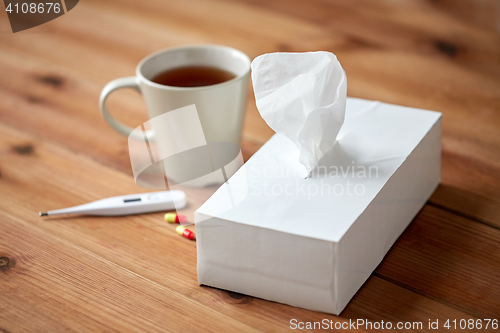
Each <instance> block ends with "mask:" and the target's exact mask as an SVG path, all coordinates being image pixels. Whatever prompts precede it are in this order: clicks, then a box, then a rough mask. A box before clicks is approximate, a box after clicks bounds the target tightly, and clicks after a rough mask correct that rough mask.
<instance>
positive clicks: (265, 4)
mask: <svg viewBox="0 0 500 333" xmlns="http://www.w3.org/2000/svg"><path fill="white" fill-rule="evenodd" d="M495 13H496V14H495ZM498 13H500V3H499V2H498V1H496V0H491V1H490V0H485V1H481V2H476V1H472V0H470V1H469V0H456V1H453V2H452V1H449V0H448V1H445V0H437V1H424V0H410V1H405V2H400V1H398V2H396V1H390V0H383V1H376V2H375V1H370V0H356V1H347V0H341V1H326V0H325V1H323V0H313V1H306V0H298V1H294V2H291V1H288V0H286V1H285V0H278V1H272V2H270V1H262V0H245V1H243V0H242V1H225V0H192V1H189V3H187V2H182V1H163V0H146V1H133V0H120V1H119V0H107V1H97V0H85V1H83V0H82V1H80V3H79V4H78V5H77V6H76V7H75V9H73V10H72V11H71V12H69V13H68V14H66V15H63V16H62V17H60V18H58V19H56V20H54V21H52V22H49V23H47V24H44V25H41V26H39V27H35V28H32V29H30V30H28V31H25V32H20V33H16V34H12V33H11V32H10V27H9V25H8V21H7V17H6V14H5V12H2V13H1V14H0V73H1V75H0V258H1V259H0V266H1V267H0V331H5V332H49V331H50V332H57V331H119V332H125V331H145V332H146V331H147V332H149V331H201V330H204V331H215V332H221V331H228V332H233V331H248V332H250V331H285V330H288V329H289V328H290V320H291V319H297V320H298V321H304V322H307V321H321V320H322V319H328V320H332V321H333V322H349V320H356V319H359V318H362V319H365V320H366V319H368V320H371V321H381V320H384V321H391V322H399V321H402V322H416V321H420V322H423V323H424V327H423V330H421V331H431V330H429V329H428V327H427V322H428V320H429V319H430V320H436V319H438V320H439V321H440V322H441V323H443V322H444V321H446V320H447V319H451V320H453V319H457V320H460V319H475V320H476V319H484V318H494V317H495V316H496V317H497V318H498V317H499V315H498V314H500V288H499V286H500V135H499V133H500V114H499V112H500V33H499V31H500V26H499V22H500V14H498ZM191 43H216V44H224V45H229V46H232V47H235V48H238V49H241V50H242V51H244V52H245V53H247V54H248V55H249V56H250V57H251V58H253V57H255V56H257V55H259V54H262V53H265V52H275V51H310V50H327V51H331V52H334V53H335V54H336V55H337V56H338V58H339V60H340V61H341V63H342V65H343V67H344V69H345V70H346V73H347V77H348V87H349V88H348V95H349V96H351V97H360V98H366V99H377V100H381V101H383V102H388V103H394V104H401V105H407V106H411V107H419V108H426V109H431V110H436V111H440V112H442V113H443V139H442V152H443V155H442V162H443V165H442V183H441V185H440V186H439V187H438V189H437V190H436V192H435V193H434V194H433V196H432V197H431V198H430V200H429V202H428V204H427V205H426V206H425V207H424V209H423V210H422V211H421V212H420V213H419V215H418V216H417V217H416V218H415V220H414V221H413V222H412V224H411V225H410V227H409V228H408V229H407V230H406V231H405V232H404V233H403V235H402V236H401V238H400V239H399V240H398V241H397V243H396V244H395V246H394V247H393V249H392V250H391V251H390V252H389V254H388V255H387V257H386V258H385V259H384V261H383V262H382V264H381V265H380V266H379V267H378V268H377V269H376V271H375V272H374V273H373V275H372V276H371V277H370V279H369V280H368V281H367V282H366V284H365V285H364V286H363V287H362V288H361V290H360V291H359V292H358V293H357V294H356V296H355V297H354V299H353V300H352V301H351V303H350V304H349V305H348V307H347V308H346V310H345V311H344V312H343V313H342V315H341V316H339V317H336V316H332V315H327V314H323V313H318V312H313V311H306V310H302V309H298V308H294V307H290V306H286V305H282V304H277V303H273V302H268V301H264V300H261V299H256V298H253V297H249V296H245V295H239V294H235V293H228V292H226V291H223V290H218V289H214V288H208V287H200V286H198V284H197V278H196V247H195V246H196V244H195V243H194V242H189V241H187V240H185V239H183V238H180V237H178V236H177V235H176V234H175V233H174V227H173V226H171V225H168V224H166V223H164V222H163V221H162V218H161V215H162V214H160V213H155V214H147V215H141V216H134V217H122V218H100V217H73V218H59V217H53V218H48V219H45V220H42V219H40V218H39V217H38V214H37V213H38V211H40V210H46V209H51V208H60V207H65V206H71V205H76V204H81V203H84V202H87V201H91V200H97V199H100V198H103V197H107V196H112V195H121V194H126V193H137V192H141V191H143V192H145V191H147V190H143V189H140V188H138V187H137V186H136V185H135V184H134V182H133V178H132V177H131V169H130V162H129V157H128V149H127V142H126V138H123V137H121V136H119V135H118V134H116V133H115V132H113V131H112V130H111V129H110V128H109V126H108V125H107V124H106V123H105V122H104V120H103V119H102V118H101V116H100V114H99V111H98V107H97V102H98V97H99V94H100V90H101V89H102V87H103V86H104V85H105V84H106V83H107V82H108V81H110V80H112V79H114V78H117V77H123V76H130V75H133V74H134V69H135V66H136V64H137V63H138V62H139V61H140V59H142V58H143V57H144V56H146V55H148V54H149V53H151V52H153V51H156V50H158V49H162V48H166V47H170V46H177V45H181V44H191ZM249 96H250V97H249V101H248V106H247V115H246V119H245V128H244V140H243V142H242V151H243V154H244V157H245V159H248V158H249V157H250V156H251V155H252V154H253V153H254V152H255V151H256V150H258V148H259V147H260V146H261V145H262V144H263V143H264V142H265V141H266V140H267V139H268V138H269V137H270V136H271V135H272V134H273V132H272V130H271V129H269V127H268V126H267V125H266V124H265V122H264V121H263V120H262V118H261V117H260V115H259V114H258V111H257V109H256V107H255V100H254V98H253V92H252V91H250V92H249ZM109 106H110V109H111V110H112V111H111V112H112V113H113V114H114V115H116V117H117V118H119V119H120V120H122V121H124V122H126V123H128V124H130V125H135V126H137V125H139V124H141V123H142V122H143V121H145V120H146V119H147V117H146V111H145V106H144V103H143V101H142V100H141V98H140V96H138V95H137V94H136V93H134V92H129V91H123V92H118V93H116V95H113V96H112V97H111V98H110V105H109ZM187 194H188V200H189V205H188V207H186V209H184V211H183V212H184V213H185V214H187V215H188V217H189V218H190V219H192V217H193V212H194V210H195V209H196V208H197V207H198V206H199V205H200V204H201V203H202V202H203V201H204V200H206V198H207V197H208V196H209V194H210V191H209V190H191V191H188V193H187ZM498 319H500V318H498ZM490 329H491V327H490ZM359 331H363V330H359ZM482 331H486V330H484V329H483V330H482Z"/></svg>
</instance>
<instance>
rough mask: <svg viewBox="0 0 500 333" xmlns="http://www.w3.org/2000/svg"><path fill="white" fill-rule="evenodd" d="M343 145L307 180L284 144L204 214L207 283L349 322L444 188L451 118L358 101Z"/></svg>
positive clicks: (202, 257)
mask: <svg viewBox="0 0 500 333" xmlns="http://www.w3.org/2000/svg"><path fill="white" fill-rule="evenodd" d="M337 140H338V143H337V144H336V145H335V146H334V149H333V150H332V151H330V153H328V154H327V155H326V156H325V157H324V158H323V160H322V161H321V163H320V165H319V166H318V168H317V169H316V170H315V172H314V173H313V175H312V176H310V177H308V178H307V179H305V169H304V167H303V166H302V165H301V164H300V163H299V162H298V154H299V152H298V150H297V148H296V147H295V146H294V144H293V143H292V142H291V141H290V140H288V139H287V138H285V137H283V136H281V135H274V136H273V137H272V138H271V139H270V140H269V141H268V142H267V143H266V144H265V145H264V146H263V147H262V148H261V149H260V150H259V151H258V152H257V153H256V154H255V155H254V156H252V158H251V159H250V160H249V161H248V162H247V163H246V164H245V165H244V166H243V167H242V168H241V169H240V170H239V171H238V172H237V173H236V174H234V175H233V176H232V177H231V178H230V179H229V182H228V183H226V184H224V185H222V186H221V187H220V188H219V189H218V190H217V192H216V193H215V194H214V195H213V196H212V197H211V198H210V199H209V200H208V201H207V202H206V203H205V204H204V205H203V206H202V207H200V208H199V209H198V210H197V211H196V214H195V223H196V233H197V251H198V281H199V283H200V284H203V285H208V286H213V287H217V288H222V289H227V290H231V291H235V292H239V293H243V294H247V295H252V296H256V297H260V298H264V299H268V300H272V301H276V302H280V303H285V304H289V305H293V306H298V307H302V308H306V309H310V310H317V311H322V312H328V313H333V314H340V312H341V311H342V310H343V309H344V308H345V306H346V305H347V303H348V302H349V300H350V299H351V298H352V297H353V296H354V294H355V293H356V292H357V290H358V289H359V288H360V287H361V285H362V284H363V283H364V282H365V281H366V279H367V278H368V277H369V276H370V274H371V273H372V271H373V270H374V269H375V268H376V267H377V265H378V264H379V263H380V262H381V261H382V259H383V258H384V256H385V254H386V253H387V251H388V250H389V249H390V248H391V246H392V245H393V244H394V242H395V241H396V239H397V238H398V237H399V236H400V235H401V233H402V232H403V231H404V230H405V228H406V227H407V226H408V224H409V223H410V222H411V220H412V219H413V218H414V217H415V215H416V214H417V213H418V211H419V210H420V209H421V208H422V206H423V205H424V204H425V202H426V201H427V199H428V198H429V196H430V195H431V194H432V192H433V191H434V190H435V188H436V186H437V185H438V184H439V182H440V177H441V114H440V113H437V112H432V111H426V110H418V109H413V108H407V107H402V106H395V105H389V104H384V103H380V102H372V101H366V100H360V99H353V98H348V100H347V108H346V119H345V123H344V125H343V127H342V129H341V131H340V133H339V135H338V137H337ZM363 170H364V174H363Z"/></svg>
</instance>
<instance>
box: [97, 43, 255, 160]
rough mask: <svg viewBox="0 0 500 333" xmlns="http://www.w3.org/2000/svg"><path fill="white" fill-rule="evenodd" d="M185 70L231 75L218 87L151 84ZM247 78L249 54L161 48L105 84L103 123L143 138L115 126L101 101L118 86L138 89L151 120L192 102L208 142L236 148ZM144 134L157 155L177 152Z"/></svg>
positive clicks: (193, 47) (198, 47) (161, 139)
mask: <svg viewBox="0 0 500 333" xmlns="http://www.w3.org/2000/svg"><path fill="white" fill-rule="evenodd" d="M185 66H210V67H216V68H220V69H223V70H226V71H229V72H231V73H233V74H235V75H236V77H235V78H233V79H231V80H228V81H226V82H223V83H219V84H214V85H209V86H200V87H174V86H166V85H162V84H158V83H155V82H153V81H151V79H152V78H154V77H155V76H156V75H157V74H159V73H161V72H164V71H166V70H169V69H174V68H179V67H185ZM249 74H250V59H249V58H248V56H246V55H245V54H244V53H243V52H241V51H238V50H236V49H233V48H230V47H226V46H219V45H191V46H181V47H176V48H170V49H165V50H162V51H159V52H156V53H153V54H151V55H149V56H147V57H146V58H144V59H143V60H142V61H141V62H140V63H139V65H137V69H136V76H132V77H125V78H120V79H116V80H113V81H111V82H109V83H108V84H107V85H106V86H105V87H104V89H103V90H102V93H101V98H100V108H101V112H102V115H103V117H104V119H105V120H106V121H107V122H108V124H109V125H110V126H111V127H113V128H114V129H115V130H116V131H117V132H118V133H120V134H122V135H125V136H130V137H135V136H137V137H135V139H138V140H141V139H142V140H143V139H144V137H143V136H142V133H140V131H139V132H138V131H133V128H131V127H129V126H126V125H124V124H122V123H120V122H119V121H117V120H116V119H114V118H113V117H112V116H111V115H110V114H109V112H108V110H107V108H106V99H107V98H108V96H109V95H110V94H111V92H113V91H114V90H117V89H120V88H133V89H135V90H137V91H138V92H139V93H141V94H142V95H143V97H144V100H145V101H146V106H147V109H148V113H149V118H150V119H153V118H155V117H157V116H159V115H162V114H164V113H165V112H169V111H173V110H176V109H179V108H182V107H185V106H188V105H192V104H195V105H196V109H197V111H198V116H199V119H200V122H201V126H202V128H203V132H204V135H205V138H206V141H207V142H209V143H210V142H229V143H233V144H236V145H238V146H239V144H240V141H241V135H242V127H243V120H244V114H245V108H246V101H247V93H248V84H249ZM160 131H161V130H160ZM157 132H159V131H158V130H157ZM138 135H139V136H138ZM140 136H142V137H140ZM147 136H148V138H149V139H153V137H154V141H155V143H156V144H157V145H158V149H159V150H160V151H162V150H163V151H166V150H169V151H171V150H172V148H173V150H176V149H175V147H171V146H172V145H176V144H178V143H175V142H171V141H172V140H167V139H166V137H164V136H162V135H161V133H156V134H155V133H153V132H151V131H148V133H147ZM169 141H170V142H169ZM169 146H170V147H169Z"/></svg>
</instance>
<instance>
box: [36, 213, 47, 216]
mask: <svg viewBox="0 0 500 333" xmlns="http://www.w3.org/2000/svg"><path fill="white" fill-rule="evenodd" d="M38 214H40V216H48V215H49V213H47V212H40V213H38Z"/></svg>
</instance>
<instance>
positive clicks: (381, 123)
mask: <svg viewBox="0 0 500 333" xmlns="http://www.w3.org/2000/svg"><path fill="white" fill-rule="evenodd" d="M440 117H441V113H438V112H433V111H426V110H420V109H414V108H408V107H402V106H396V105H390V104H385V103H381V102H373V101H366V100H361V99H354V98H348V99H347V106H346V116H345V122H344V125H343V127H342V129H341V130H340V133H339V135H338V136H337V140H338V142H337V144H336V145H335V146H334V148H333V149H332V150H331V151H330V152H329V153H328V154H327V155H325V156H324V157H323V159H322V160H321V162H320V164H319V165H318V167H317V168H316V169H315V170H313V172H312V174H311V175H310V176H309V177H307V178H305V177H306V176H307V175H306V172H305V168H304V166H303V165H301V164H300V163H299V160H298V158H299V152H298V150H297V148H296V147H295V145H294V144H293V143H292V142H291V141H290V140H289V139H287V138H286V137H284V136H281V135H278V134H276V135H274V136H273V137H272V138H271V139H270V140H269V141H268V142H267V143H266V144H265V145H264V146H263V147H262V148H261V149H260V150H259V151H258V152H257V153H256V154H255V155H254V156H252V158H250V160H249V161H248V162H247V163H246V164H245V165H244V166H243V167H241V168H240V170H238V171H237V172H236V173H235V174H234V175H233V176H232V177H231V178H230V179H229V181H228V183H225V184H223V185H222V186H221V187H220V188H219V189H218V190H217V191H216V193H214V195H213V196H212V197H211V198H210V199H209V200H208V201H207V202H205V204H203V205H202V206H201V207H200V208H199V209H198V210H197V211H196V223H198V222H201V221H203V220H204V219H207V218H210V217H217V218H220V219H224V220H229V221H232V222H236V223H243V224H247V225H252V226H256V227H261V228H267V229H272V230H276V231H281V232H286V233H290V234H296V235H301V236H306V237H312V238H316V239H322V240H327V241H333V242H338V241H339V240H340V239H341V238H342V236H343V235H344V233H345V232H346V231H347V230H348V229H349V227H350V226H351V225H352V224H353V223H354V221H356V219H357V218H358V217H359V215H361V213H362V212H363V211H364V210H365V209H366V208H367V207H368V205H369V204H370V202H371V201H372V200H373V199H374V198H375V196H377V194H378V193H379V192H380V190H381V189H382V187H383V186H384V185H385V184H386V183H387V181H388V180H389V179H390V177H391V176H392V175H393V174H394V172H395V171H396V170H397V169H398V168H399V167H400V166H401V164H402V163H403V162H404V161H405V159H406V158H407V157H408V156H409V155H410V154H411V152H412V151H413V149H415V147H416V146H417V145H418V144H419V143H420V141H421V140H422V139H423V138H424V137H425V135H426V134H427V132H428V131H429V130H430V129H431V128H432V126H433V125H434V124H435V123H436V122H437V121H438V120H439V119H440ZM414 167H415V168H418V165H415V166H414ZM395 209H397V208H395Z"/></svg>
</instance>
